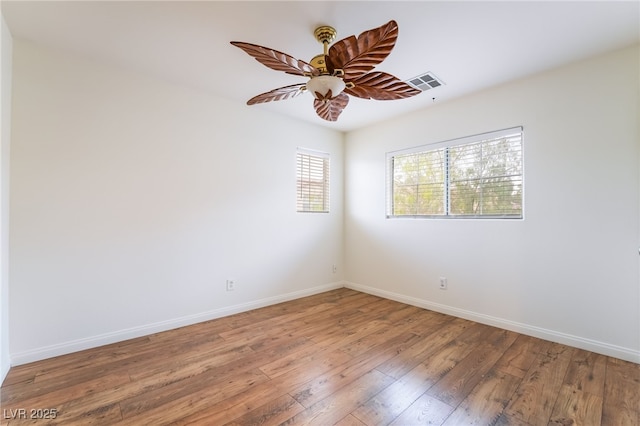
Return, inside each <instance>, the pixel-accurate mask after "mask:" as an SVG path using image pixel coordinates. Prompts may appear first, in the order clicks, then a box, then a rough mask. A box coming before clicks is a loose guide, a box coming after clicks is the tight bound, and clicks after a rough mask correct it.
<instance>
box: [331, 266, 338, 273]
mask: <svg viewBox="0 0 640 426" xmlns="http://www.w3.org/2000/svg"><path fill="white" fill-rule="evenodd" d="M332 271H333V273H334V274H335V273H336V272H338V265H335V264H334V265H333V269H332Z"/></svg>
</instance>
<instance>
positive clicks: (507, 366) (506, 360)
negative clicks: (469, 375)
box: [495, 334, 551, 378]
mask: <svg viewBox="0 0 640 426" xmlns="http://www.w3.org/2000/svg"><path fill="white" fill-rule="evenodd" d="M550 344H551V342H548V341H546V340H540V339H536V338H535V337H531V336H525V335H524V334H521V335H519V336H518V338H517V339H516V341H515V342H513V344H512V345H511V346H510V347H509V349H507V350H506V351H505V353H504V355H503V356H502V357H501V358H500V359H499V360H498V362H497V363H496V366H495V368H496V369H497V370H500V371H503V372H505V373H508V374H511V375H512V376H516V377H520V378H523V377H524V376H525V375H526V374H527V371H529V369H530V368H531V365H533V362H534V361H535V360H536V358H537V356H538V355H539V354H540V353H541V352H545V351H546V350H547V348H548V346H549V345H550Z"/></svg>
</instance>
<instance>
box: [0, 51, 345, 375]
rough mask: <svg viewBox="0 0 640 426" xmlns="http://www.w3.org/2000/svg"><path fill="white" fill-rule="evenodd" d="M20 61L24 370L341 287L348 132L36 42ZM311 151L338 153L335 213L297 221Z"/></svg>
mask: <svg viewBox="0 0 640 426" xmlns="http://www.w3.org/2000/svg"><path fill="white" fill-rule="evenodd" d="M13 63H14V75H13V79H14V80H13V81H14V86H13V96H14V108H13V140H12V152H11V272H12V275H11V300H10V308H11V353H12V359H13V362H14V364H20V363H23V362H28V361H32V360H35V359H40V358H45V357H48V356H52V355H57V354H60V353H65V352H70V351H73V350H78V349H82V348H86V347H91V346H96V345H99V344H103V343H107V342H110V341H116V340H121V339H124V338H127V337H132V336H137V335H142V334H146V333H149V332H152V331H157V330H162V329H167V328H171V327H175V326H177V325H183V324H188V323H193V322H197V321H201V320H204V319H208V318H213V317H217V316H221V315H224V314H229V313H232V312H237V311H241V310H245V309H249V308H252V307H256V306H262V305H265V304H269V303H274V302H277V301H280V300H287V299H290V298H294V297H300V296H303V295H306V294H311V293H314V292H318V291H324V290H326V289H328V288H333V287H336V286H342V283H341V280H342V258H343V253H342V248H343V247H342V246H343V245H342V234H343V216H342V212H343V202H342V199H343V191H342V187H343V183H342V180H343V172H342V170H343V135H342V134H341V133H339V132H334V131H330V130H327V129H324V128H321V127H316V126H313V125H309V124H304V123H300V122H296V121H293V120H289V119H286V118H283V117H280V116H276V115H271V114H267V113H264V112H263V111H261V110H260V109H259V108H256V107H248V106H246V105H242V104H238V103H237V102H230V101H226V100H224V99H220V98H216V97H213V96H211V95H207V94H204V93H199V92H195V91H190V90H189V89H186V88H181V87H177V86H172V85H169V84H165V83H164V82H160V81H154V80H151V79H148V78H145V77H144V76H142V75H137V74H133V73H128V72H125V71H121V70H117V69H111V68H107V67H104V66H102V65H99V64H96V63H93V62H91V61H88V60H84V59H80V58H78V57H74V56H70V55H67V54H62V53H58V52H56V51H52V50H48V49H46V48H42V47H38V46H36V45H32V44H30V43H27V42H24V41H18V40H15V42H14V62H13ZM296 146H304V147H307V148H312V149H317V150H322V151H326V152H329V153H330V154H331V155H332V160H331V161H332V175H331V179H332V182H331V185H332V192H331V197H332V199H331V205H332V212H331V213H329V214H298V213H296V212H295V155H296ZM334 263H335V264H337V265H338V273H336V274H334V273H333V272H332V265H333V264H334ZM227 278H233V279H235V280H236V286H237V288H236V290H235V291H233V292H227V291H225V280H226V279H227Z"/></svg>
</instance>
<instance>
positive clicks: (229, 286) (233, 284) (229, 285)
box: [227, 280, 236, 291]
mask: <svg viewBox="0 0 640 426" xmlns="http://www.w3.org/2000/svg"><path fill="white" fill-rule="evenodd" d="M235 289H236V280H227V291H233V290H235Z"/></svg>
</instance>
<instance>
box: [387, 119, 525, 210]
mask: <svg viewBox="0 0 640 426" xmlns="http://www.w3.org/2000/svg"><path fill="white" fill-rule="evenodd" d="M436 146H437V147H435V148H432V147H430V146H423V147H418V148H416V149H411V150H407V152H398V153H392V154H388V156H387V157H388V161H389V174H390V179H391V182H390V185H389V187H390V192H391V193H390V194H389V200H390V203H388V204H389V208H388V210H389V211H388V212H387V214H388V216H435V217H505V218H521V217H522V129H521V128H517V129H509V130H506V131H500V132H493V133H490V134H484V135H478V136H473V137H469V138H463V139H460V140H454V141H448V142H443V143H440V144H436Z"/></svg>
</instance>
